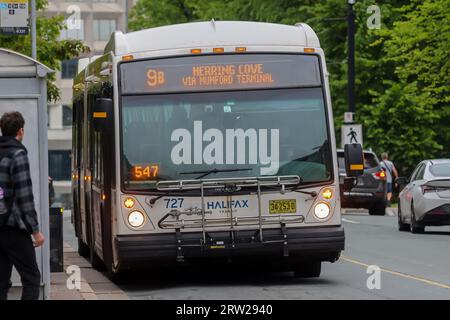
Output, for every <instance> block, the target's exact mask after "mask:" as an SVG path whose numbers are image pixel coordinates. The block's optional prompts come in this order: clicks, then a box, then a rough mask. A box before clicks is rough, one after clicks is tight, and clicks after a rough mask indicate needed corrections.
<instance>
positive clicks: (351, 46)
mask: <svg viewBox="0 0 450 320" xmlns="http://www.w3.org/2000/svg"><path fill="white" fill-rule="evenodd" d="M347 22H348V111H349V112H355V111H356V110H355V109H356V108H355V12H354V11H353V4H350V3H349V5H348V15H347Z"/></svg>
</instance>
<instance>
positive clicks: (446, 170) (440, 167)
mask: <svg viewBox="0 0 450 320" xmlns="http://www.w3.org/2000/svg"><path fill="white" fill-rule="evenodd" d="M430 172H431V174H432V175H433V176H435V177H450V163H439V164H433V165H432V166H430Z"/></svg>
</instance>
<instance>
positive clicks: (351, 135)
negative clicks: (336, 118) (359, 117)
mask: <svg viewBox="0 0 450 320" xmlns="http://www.w3.org/2000/svg"><path fill="white" fill-rule="evenodd" d="M341 142H342V148H344V145H346V144H351V143H359V144H361V145H363V133H362V125H361V124H356V123H355V124H344V125H343V126H342V129H341Z"/></svg>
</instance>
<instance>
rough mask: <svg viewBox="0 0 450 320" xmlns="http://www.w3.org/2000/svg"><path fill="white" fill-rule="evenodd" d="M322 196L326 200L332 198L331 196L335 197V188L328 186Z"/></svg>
mask: <svg viewBox="0 0 450 320" xmlns="http://www.w3.org/2000/svg"><path fill="white" fill-rule="evenodd" d="M322 197H323V198H324V199H326V200H330V199H331V198H333V190H331V189H330V188H326V189H324V190H323V191H322Z"/></svg>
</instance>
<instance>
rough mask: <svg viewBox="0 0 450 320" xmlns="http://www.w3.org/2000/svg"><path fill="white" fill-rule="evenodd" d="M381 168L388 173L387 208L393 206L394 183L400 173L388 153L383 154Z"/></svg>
mask: <svg viewBox="0 0 450 320" xmlns="http://www.w3.org/2000/svg"><path fill="white" fill-rule="evenodd" d="M381 159H382V160H381V163H380V165H381V168H382V169H383V170H384V172H385V173H386V189H387V190H386V192H387V193H386V200H387V203H386V206H387V207H390V206H391V199H392V191H393V183H394V181H395V179H397V178H398V172H397V169H396V168H395V166H394V163H393V162H392V161H390V160H389V155H388V154H387V153H386V152H383V153H382V154H381Z"/></svg>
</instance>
